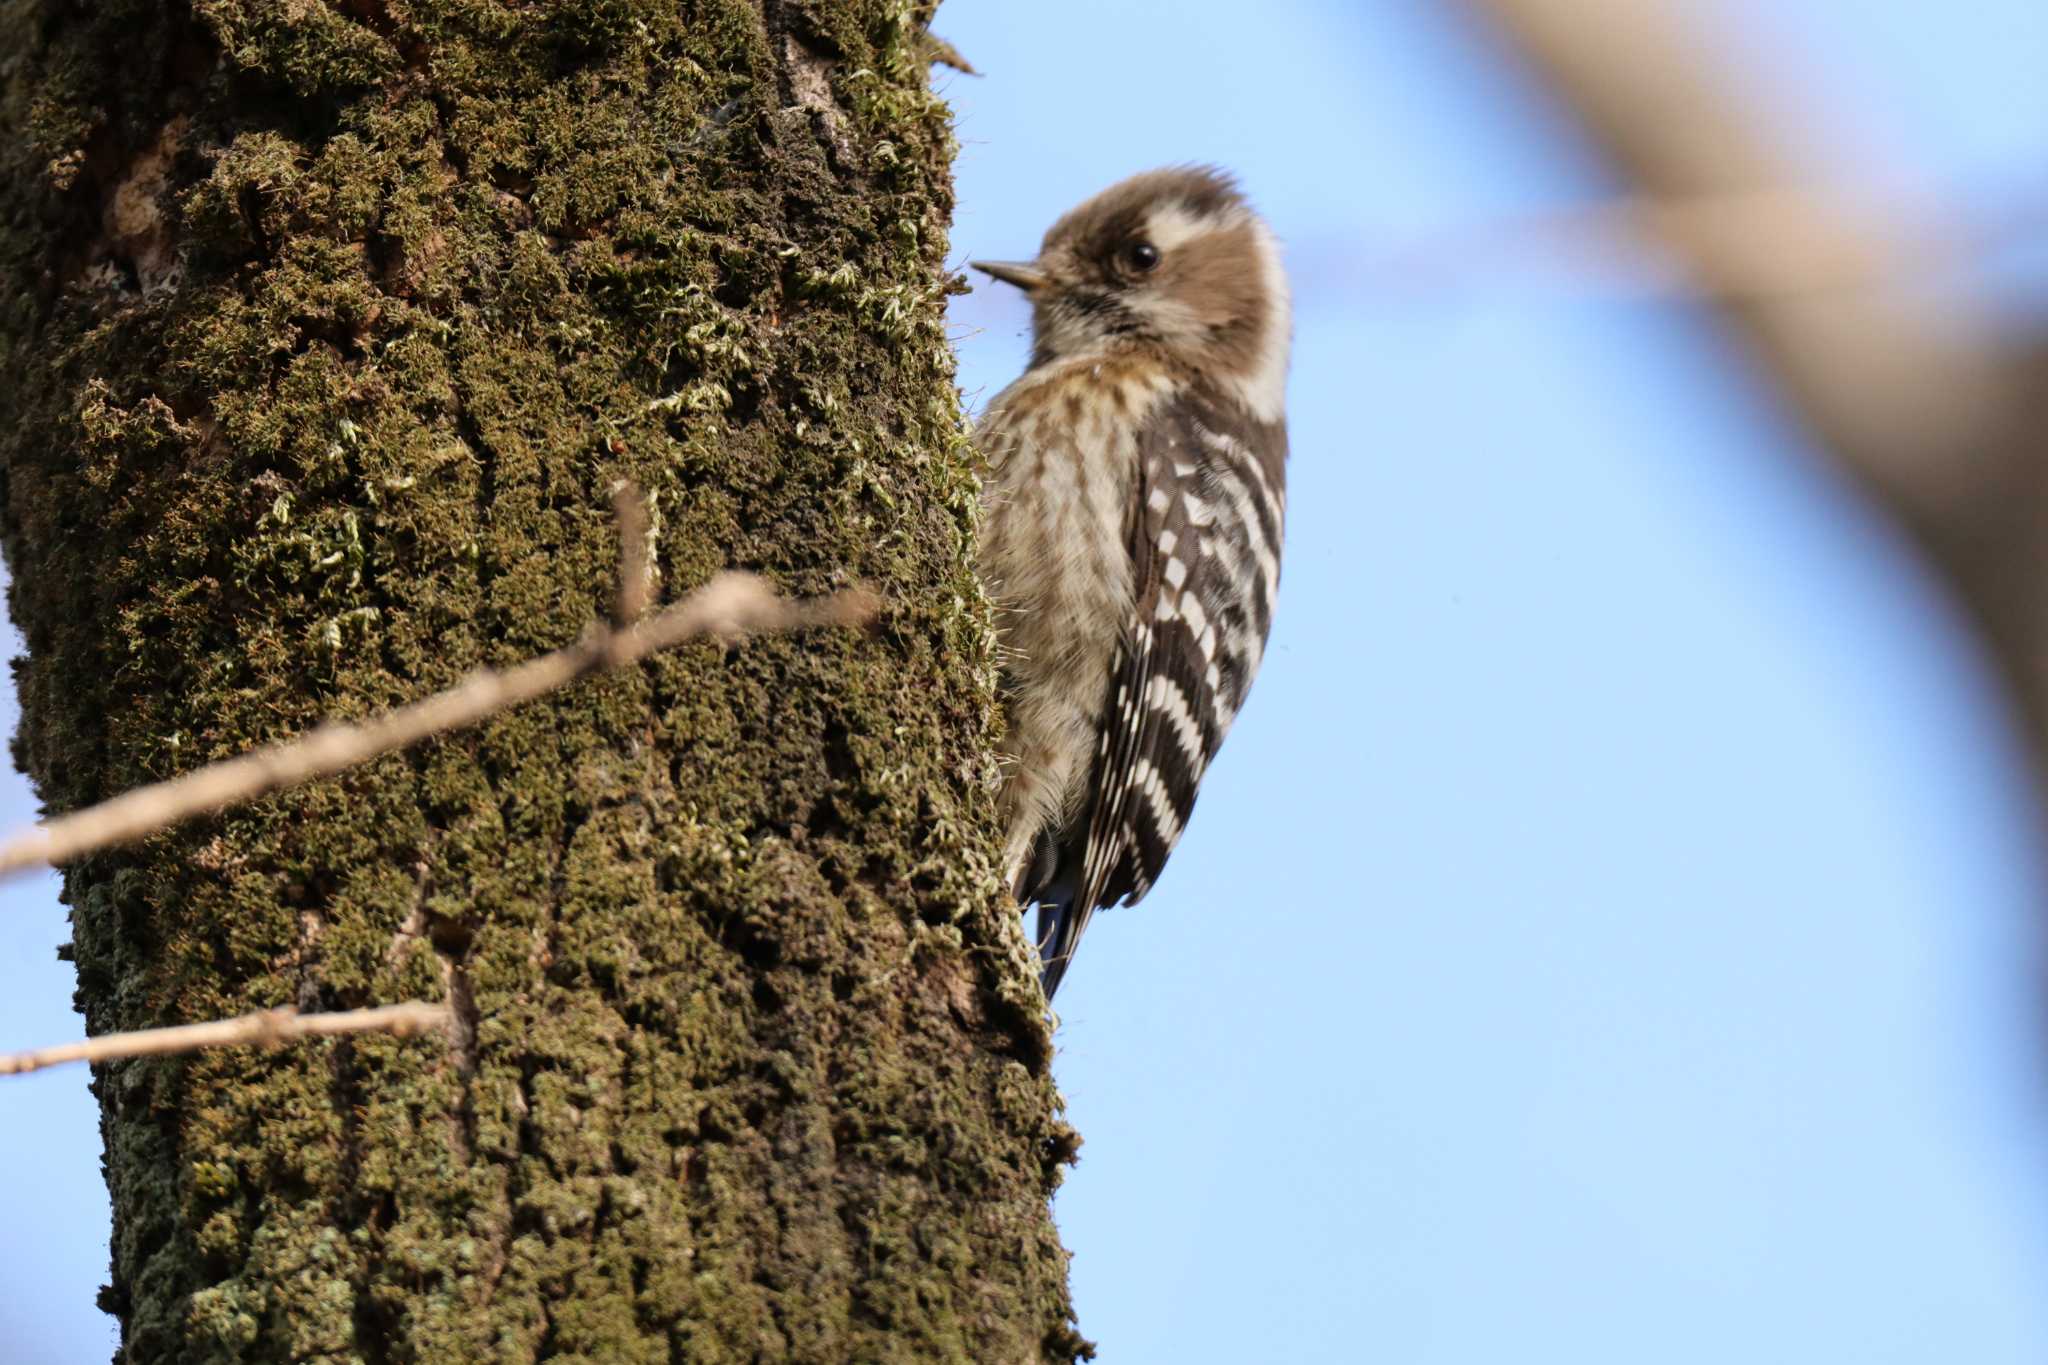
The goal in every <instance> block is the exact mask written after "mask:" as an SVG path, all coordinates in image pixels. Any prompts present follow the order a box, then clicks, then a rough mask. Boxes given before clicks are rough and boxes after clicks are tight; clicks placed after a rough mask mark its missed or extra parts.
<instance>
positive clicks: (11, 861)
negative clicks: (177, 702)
mask: <svg viewBox="0 0 2048 1365" xmlns="http://www.w3.org/2000/svg"><path fill="white" fill-rule="evenodd" d="M643 562H644V556H643ZM621 596H622V598H625V597H627V594H624V593H622V594H621ZM622 605H624V604H623V603H622ZM875 605H876V604H875V600H874V598H873V596H872V595H871V594H869V593H867V592H866V591H864V590H861V589H849V590H846V591H843V592H838V593H834V594H832V595H831V596H829V597H823V598H814V599H811V600H808V601H796V602H792V601H787V600H785V599H783V598H781V597H779V596H778V595H777V594H776V592H775V590H774V589H773V588H772V587H770V586H769V585H768V583H767V581H766V580H764V579H761V578H758V577H756V576H754V575H753V574H744V573H723V574H720V575H718V576H717V577H715V578H713V579H712V580H711V581H710V582H709V583H706V584H705V585H704V586H703V587H701V588H699V589H698V590H697V591H696V592H694V593H691V594H690V595H689V596H688V597H687V598H685V599H683V600H682V601H681V602H678V603H677V604H676V605H674V606H672V607H669V608H668V609H666V610H664V611H661V612H659V613H657V614H655V615H653V616H650V617H648V618H646V619H645V620H642V621H638V622H636V623H634V624H632V625H628V626H624V627H621V628H616V629H607V628H606V627H604V626H603V625H601V624H593V625H592V626H591V627H590V629H589V630H587V631H586V632H585V634H584V637H583V638H582V639H581V640H579V641H578V642H577V643H575V644H573V645H571V646H569V647H568V648H567V649H560V650H556V651H555V652H554V653H553V654H545V655H542V656H541V657H540V658H537V659H532V660H529V661H528V662H526V663H523V664H520V665H518V666H516V667H514V668H509V669H506V670H504V671H503V672H497V671H493V670H491V669H481V670H479V671H477V672H475V673H472V674H470V675H469V676H468V677H467V678H465V679H463V681H462V682H460V683H458V684H457V685H456V686H454V687H452V688H450V689H449V690H448V691H446V692H440V693H436V694H435V695H434V696H431V697H428V698H426V699H425V700H423V701H418V702H415V703H413V704H412V705H410V706H406V707H401V708H400V709H399V710H396V711H392V712H390V713H388V714H386V715H383V716H380V717H378V718H376V719H374V720H368V721H364V722H363V723H361V724H359V725H339V724H335V725H324V726H322V727H320V728H319V729H317V730H315V731H313V732H312V733H311V734H308V735H305V736H303V737H301V738H299V739H295V740H288V741H286V742H284V743H282V744H276V745H272V746H270V747H268V748H264V749H258V750H256V751H254V752H253V753H247V754H243V755H241V756H240V757H238V758H231V759H225V760H223V761H221V762H219V763H214V764H210V765H208V766H207V767H204V768H200V769H198V770H197V771H195V772H190V773H187V774H185V775H184V776H182V777H175V778H172V779H170V780H169V781H166V782H159V783H156V784H154V785H153V786H148V787H142V788H138V789H137V790H135V791H130V792H124V793H123V794H121V795H120V796H117V797H114V798H113V799H112V800H109V801H103V802H101V803H100V804H99V805H97V806H90V807H87V808H86V809H85V810H81V811H75V812H73V813H71V814H69V815H62V816H59V817H57V818H56V819H54V820H50V821H48V822H46V823H44V824H40V825H35V826H32V827H30V828H29V829H26V830H23V831H21V832H20V833H17V834H15V835H13V836H12V837H10V838H8V839H7V840H5V841H4V842H0V875H6V874H8V873H13V872H18V871H21V870H22V869H24V868H30V867H35V866H38V865H40V864H43V863H62V862H65V861H67V860H69V859H72V858H76V857H78V856H79V855H80V854H83V853H89V852H92V851H94V850H96V849H102V848H110V847H113V846H115V845H118V844H125V843H130V842H132V841H134V840H136V839H140V838H142V837H144V836H145V835H148V834H152V833H154V832H156V831H157V830H160V829H164V828H166V827H168V826H170V825H173V824H175V823H177V822H178V821H180V820H186V819H190V818H191V817H193V816H195V815H204V814H208V813H210V812H213V811H218V810H223V809H225V808H227V807H229V806H233V805H238V804H240V803H242V802H244V801H249V800H252V799H254V798H255V797H258V796H262V795H264V794H266V793H268V792H273V791H278V790H280V789H282V788H286V787H292V786H296V785H298V784H299V783H301V782H307V781H311V780H312V779H314V778H319V777H330V776H332V775H334V774H335V773H339V772H342V771H344V770H346V769H348V768H351V767H354V766H355V765H356V764H358V763H363V762H366V761H367V760H369V759H372V758H376V757H378V756H380V755H382V754H387V753H390V752H392V751H393V750H396V749H402V748H405V747H406V746H408V745H411V744H417V743H418V742H419V741H421V740H423V739H427V738H430V737H432V736H434V735H438V734H442V733H444V732H446V731H449V730H456V729H461V728H462V727H464V726H469V725H474V724H476V723H477V722H478V721H480V720H484V719H486V718H487V717H489V716H491V715H492V714H494V713H496V712H498V711H502V710H505V709H506V708H508V707H512V706H518V705H520V704H521V703H523V702H528V701H532V700H533V699H534V698H536V697H539V696H542V695H544V694H546V693H548V692H552V691H554V690H555V689H556V688H559V687H563V686H566V685H567V684H569V683H571V682H574V681H575V680H576V679H578V678H581V677H583V676H584V675H585V674H587V673H594V672H598V671H600V670H602V669H606V668H615V667H618V666H620V665H622V664H629V663H634V662H637V661H638V660H641V659H644V658H646V657H647V656H648V655H650V654H653V653H655V652H656V651H657V650H662V649H666V648H668V647H669V646H671V645H677V644H681V643H682V642H683V641H685V640H691V639H695V638H697V637H699V636H704V635H712V636H719V637H722V638H726V639H736V638H739V637H742V636H745V635H748V634H752V633H754V632H758V631H779V630H798V629H802V628H804V627H807V626H823V625H856V624H859V623H860V622H862V621H865V620H867V619H868V618H869V617H871V616H872V615H873V614H874V611H875Z"/></svg>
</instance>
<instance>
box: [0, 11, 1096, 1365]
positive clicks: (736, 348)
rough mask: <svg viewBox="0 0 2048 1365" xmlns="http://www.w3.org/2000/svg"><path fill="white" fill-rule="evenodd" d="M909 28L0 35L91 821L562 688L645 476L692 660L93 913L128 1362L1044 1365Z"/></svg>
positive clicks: (22, 271)
mask: <svg viewBox="0 0 2048 1365" xmlns="http://www.w3.org/2000/svg"><path fill="white" fill-rule="evenodd" d="M928 18H929V13H928V6H923V7H920V6H918V5H907V4H905V3H903V2H902V0H559V2H558V3H554V4H548V5H531V4H517V3H511V0H332V2H331V3H319V2H318V0H190V3H188V4H161V3H154V2H151V3H143V2H142V0H100V2H96V3H93V4H86V3H82V0H0V53H6V54H10V55H8V56H6V57H5V58H0V79H4V82H5V86H4V94H0V214H4V220H0V270H4V272H5V274H4V283H5V288H6V292H5V295H4V299H0V373H4V374H5V376H6V380H7V382H6V385H5V390H4V392H0V466H4V479H5V484H4V499H5V501H4V516H5V522H4V529H5V538H6V550H7V555H8V561H9V564H10V566H11V569H12V571H13V596H12V603H13V609H14V613H15V619H16V621H17V622H18V623H19V625H20V626H21V629H22V630H23V632H24V634H25V635H26V637H27V639H28V642H29V654H28V658H27V659H26V660H25V661H24V662H23V663H22V664H21V665H20V666H19V668H18V674H19V679H20V689H21V698H22V707H23V717H24V719H23V725H22V732H21V735H20V738H19V740H18V741H17V757H18V759H19V761H20V762H21V763H22V764H23V766H24V767H25V768H26V769H27V770H28V772H29V773H30V774H31V775H32V776H33V778H34V779H35V781H36V783H37V784H38V787H39V789H40V791H41V793H42V795H43V797H44V799H45V800H46V801H47V802H48V804H49V805H50V806H51V807H53V808H57V809H66V808H72V807H76V806H79V805H81V804H84V803H87V802H90V801H94V800H98V799H101V798H104V797H107V796H109V795H112V794H114V793H116V792H119V791H121V790H123V789H125V788H128V787H132V786H134V785H136V784H139V783H143V782H147V781H150V780H152V779H155V778H160V777H163V776H165V775H166V774H169V773H174V772H178V771H181V770H184V769H187V768H189V767H191V766H193V765H195V764H198V763H200V762H203V761H206V760H209V759H213V758H217V757H220V756H223V755H228V754H233V753H237V752H241V751H243V750H246V749H247V748H249V747H250V746H252V745H255V744H258V743H262V742H265V741H269V740H275V739H278V738H281V737H284V736H286V735H290V734H293V733H296V732H299V731H302V730H304V729H306V728H308V727H310V726H312V725H314V724H316V723H317V722H319V721H320V720H321V719H323V718H326V717H329V716H343V717H350V716H359V715H363V714H365V713H368V712H371V711H374V710H377V709H380V708H383V707H387V706H390V705H393V704H395V703H399V702H402V701H405V700H407V699H410V698H414V697H418V696H420V695H422V694H424V693H427V692H429V691H432V690H435V689H438V688H441V687H444V686H446V685H447V684H449V683H450V682H452V681H453V680H454V679H455V678H457V677H458V676H459V675H460V674H461V673H462V672H464V671H466V670H468V669H470V668H473V667H476V666H478V665H483V664H502V663H507V662H511V661H514V660H517V659H519V658H522V657H525V656H527V655H529V654H532V653H535V652H538V651H542V650H546V649H551V648H555V647H558V646H560V645H562V644H564V643H566V642H568V641H570V640H571V639H573V638H574V637H575V636H576V635H577V633H578V632H579V631H580V630H581V628H582V627H583V626H584V624H585V623H586V622H587V621H588V620H590V619H591V618H592V617H593V616H595V615H599V614H601V613H602V612H603V611H604V610H605V608H606V605H607V602H608V600H609V597H610V593H611V590H612V582H613V578H614V563H615V555H616V546H615V538H614V531H613V527H612V521H611V511H610V508H611V489H612V487H613V486H614V484H615V482H616V481H617V480H620V479H632V480H634V481H636V482H637V483H638V484H639V486H640V487H641V488H642V489H643V490H644V492H645V494H646V496H647V498H648V500H649V501H650V503H651V504H652V508H653V520H654V525H655V536H654V553H655V556H656V558H657V561H658V568H659V573H660V576H661V581H662V583H663V585H664V589H663V591H664V595H668V596H673V595H675V594H677V593H680V592H681V591H683V590H686V589H688V588H690V587H692V586H694V585H695V584H696V583H698V582H700V581H701V580H703V579H704V578H706V577H707V576H708V575H709V574H710V573H711V572H713V571H714V570H715V569H717V568H720V567H724V566H735V567H745V568H753V569H757V570H760V571H762V572H765V573H768V574H769V575H771V576H772V577H774V578H775V579H776V580H778V581H779V582H780V583H781V584H783V585H784V586H785V587H787V588H789V589H791V590H794V591H805V592H808V591H820V590H825V589H829V588H832V587H834V586H836V585H839V584H843V583H846V582H849V581H852V580H862V581H865V582H867V583H869V584H871V585H874V586H875V587H877V588H878V589H879V590H880V591H881V592H882V594H883V595H884V597H885V599H886V601H887V603H888V606H887V608H886V610H885V614H884V619H883V620H882V622H881V624H880V625H879V627H878V628H877V629H875V630H872V631H870V632H867V633H864V634H862V633H837V634H834V633H818V634H813V635H809V636H804V637H798V638H782V639H763V640H757V641H754V642H752V643H749V644H747V645H745V646H743V647H739V648H736V649H731V650H727V649H723V648H720V647H716V646H712V645H704V646H699V647H695V648H690V649H686V650H682V651H678V652H677V653H675V654H673V655H671V656H667V657H663V658H661V659H659V660H658V661H656V662H654V663H652V664H650V665H648V666H645V667H643V668H639V669H634V670H629V671H627V672H624V673H620V674H615V675H609V676H606V677H602V678H598V679H595V680H592V681H590V682H587V683H585V684H583V685H580V686H579V687H577V688H575V689H573V690H572V691H570V692H568V693H565V694H562V695H560V696H559V697H557V698H555V699H553V700H551V701H549V702H546V703H542V704H538V705H534V706H531V707H528V708H526V709H524V710H522V711H519V712H517V713H513V714H509V715H504V716H501V717H499V718H498V719H496V720H495V721H493V722H492V723H490V724H489V725H487V726H484V727H482V728H481V729H480V730H478V731H477V732H474V733H469V734H463V735H456V736H449V737H446V738H443V739H441V740H439V741H436V742H434V743H432V744H430V745H428V746H425V747H424V748H422V749H421V750H419V751H416V752H413V753H410V754H405V755H399V756H394V757H391V758H387V759H384V760H382V761H379V762H377V763H374V764H371V765H369V766H367V767H365V768H362V769H360V770H358V771H356V772H353V773H351V774H349V775H347V776H346V777H344V778H342V779H340V780H336V781H330V782H325V783H320V784H317V785H314V786H311V787H308V788H305V789H302V790H299V791H296V792H293V793H289V794H286V795H284V796H281V797H277V798H274V799H270V800H266V801H264V802H262V803H260V804H258V805H256V806H254V807H251V808H248V809H245V810H242V811H238V812H235V813H233V814H231V815H228V816H226V817H223V818H220V819H216V820H211V821H207V822H202V823H200V824H196V825H193V826H190V827H187V828H182V829H179V830H175V831H171V832H168V833H166V834H163V835H161V836H158V837H155V838H152V839H151V840H149V841H148V842H147V843H146V844H144V845H142V846H140V847H137V848H134V849H130V850H125V851H122V852H118V853H113V854H106V855H101V856H96V857H92V858H89V859H86V860H83V861H82V862H80V863H79V864H78V865H76V866H73V867H71V868H68V869H67V870H66V878H65V886H66V895H67V897H68V899H69V903H70V904H71V906H72V915H73V922H74V927H75V946H74V951H75V955H76V959H77V964H78V971H79V999H80V1002H81V1004H82V1007H83V1008H84V1010H85V1013H86V1015H87V1018H88V1022H89V1025H90V1027H91V1029H92V1030H93V1031H94V1032H104V1031H107V1030H110V1029H118V1028H136V1027H144V1026H149V1025H157V1024H166V1023H173V1022H186V1021H193V1020H201V1019H210V1018H218V1017H222V1016H226V1015H231V1014H236V1013H239V1012H242V1011H244V1010H248V1009H251V1008H255V1007H262V1006H271V1005H277V1004H282V1003H293V1004H297V1005H299V1006H301V1007H303V1008H321V1009H327V1008H345V1007H351V1006H358V1005H365V1004H370V1003H376V1002H384V1001H392V1000H400V999H406V998H419V997H424V998H435V999H437V998H443V997H447V998H450V999H452V1001H453V1002H454V1004H455V1006H456V1007H457V1010H458V1012H459V1015H460V1018H461V1021H462V1027H461V1029H460V1030H459V1031H458V1037H457V1039H456V1040H455V1042H454V1043H453V1045H445V1046H444V1045H442V1044H441V1043H439V1042H436V1041H434V1040H425V1039H410V1040H397V1039H390V1038H375V1037H368V1038H363V1039H359V1040H353V1041H344V1040H337V1041H328V1042H323V1043H309V1044H306V1045H303V1046H297V1047H293V1048H289V1049H285V1050H281V1051H277V1052H272V1053H262V1052H256V1051H225V1052H216V1053H209V1054H205V1055H197V1056H188V1057H176V1058H163V1059H149V1060H138V1061H130V1062H124V1063H118V1064H114V1065H110V1066H106V1067H103V1068H101V1070H100V1071H99V1073H98V1075H97V1077H96V1080H95V1085H96V1088H97V1092H98V1094H99V1097H100V1100H101V1104H102V1110H103V1115H104V1129H105V1136H106V1143H107V1173H108V1179H109V1182H110V1184H111V1187H112V1191H113V1200H114V1239H113V1274H112V1283H111V1285H110V1287H109V1289H108V1290H107V1292H106V1294H105V1296H104V1298H105V1303H106V1305H107V1306H108V1307H109V1309H110V1310H111V1311H113V1312H114V1313H116V1314H117V1315H118V1316H119V1318H120V1321H121V1328H122V1337H123V1341H124V1343H125V1352H126V1355H127V1358H129V1359H134V1360H147V1361H218V1360H284V1359H291V1360H305V1361H327V1360H332V1361H343V1360H362V1361H403V1360H417V1361H436V1362H439V1361H469V1360H492V1361H518V1360H529V1359H535V1358H541V1357H551V1358H582V1359H589V1360H593V1361H633V1360H645V1361H671V1360H680V1361H692V1362H700V1361H703V1362H708V1361H723V1360H769V1359H791V1360H818V1361H846V1360H913V1359H914V1360H927V1359H930V1360H942V1359H943V1360H973V1361H1004V1362H1008V1361H1017V1360H1026V1359H1059V1360H1066V1359H1070V1358H1072V1357H1074V1356H1075V1355H1076V1354H1077V1353H1079V1352H1081V1351H1082V1350H1084V1349H1085V1348H1084V1346H1083V1344H1082V1343H1081V1342H1080V1340H1079V1339H1078V1338H1077V1337H1076V1336H1075V1335H1074V1333H1073V1330H1072V1326H1071V1319H1070V1313H1069V1306H1068V1300H1067V1297H1066V1290H1065V1256H1064V1253H1063V1252H1062V1251H1061V1250H1060V1247H1059V1244H1058V1242H1057V1239H1056V1237H1055V1235H1054V1233H1053V1229H1052V1226H1051V1223H1050V1220H1049V1217H1048V1212H1047V1205H1046V1197H1047V1194H1048V1192H1049V1190H1050V1188H1051V1186H1052V1185H1053V1183H1054V1182H1055V1180H1056V1178H1057V1173H1058V1170H1059V1168H1060V1164H1061V1162H1062V1161H1063V1160H1064V1159H1065V1158H1066V1157H1067V1156H1068V1155H1069V1154H1070V1153H1071V1150H1072V1145H1073V1137H1072V1134H1071V1132H1070V1131H1069V1130H1068V1129H1066V1128H1065V1127H1064V1125H1063V1124H1062V1123H1061V1122H1060V1120H1059V1116H1058V1101H1057V1097H1056V1095H1055V1093H1054V1091H1053V1088H1052V1085H1051V1082H1050V1079H1049V1076H1048V1071H1047V1061H1048V1054H1049V1042H1048V1039H1047V1036H1046V1033H1045V1030H1044V1026H1043V1023H1042V1021H1041V1019H1040V1016H1039V1002H1038V999H1037V996H1036V993H1035V989H1034V988H1033V986H1032V985H1031V982H1030V977H1029V972H1028V965H1027V964H1026V962H1025V961H1024V957H1023V950H1022V947H1021V939H1020V936H1019V932H1018V929H1017V926H1016V925H1015V923H1014V921H1013V920H1012V919H1011V918H1010V916H1009V915H1008V914H1007V913H1006V911H1005V907H1004V905H1003V904H1002V901H1001V898H1000V896H999V894H998V891H997V887H996V884H995V877H994V875H993V868H992V863H991V853H992V843H991V832H990V823H991V803H990V800H989V785H990V777H991V751H990V739H991V734H990V727H991V724H992V714H993V706H992V690H991V676H992V670H991V666H990V659H991V653H990V642H989V637H988V629H987V618H986V612H985V609H984V607H983V605H982V599H981V596H980V592H979V589H978V586H977V585H976V583H975V581H974V578H973V573H972V569H971V560H970V551H971V541H972V535H973V522H974V505H975V486H974V482H973V479H972V476H971V472H970V468H969V464H968V457H967V453H966V449H965V446H964V443H963V441H962V430H961V425H960V418H959V410H958V402H957V398H956V395H955V393H954V390H953V388H952V378H951V376H952V370H951V360H950V356H949V352H948V347H947V343H946V338H945V335H944V332H943V328H942V314H941V306H942V303H943V296H944V294H945V292H946V290H947V288H948V287H949V279H948V276H947V273H946V270H945V267H944V264H943V261H942V252H943V248H944V244H945V240H946V228H947V220H948V213H949V209H950V193H951V192H950V180H949V174H948V158H949V156H950V153H951V139H950V134H949V129H948V120H947V115H946V111H945V109H944V107H943V106H942V105H941V104H940V103H939V102H938V101H937V100H936V99H935V98H934V97H933V96H932V94H931V93H930V92H929V89H928V85H927V79H926V72H925V70H924V63H923V61H922V57H921V54H922V51H923V44H924V42H925V37H924V32H923V25H924V23H925V22H926V21H927V20H928Z"/></svg>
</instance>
